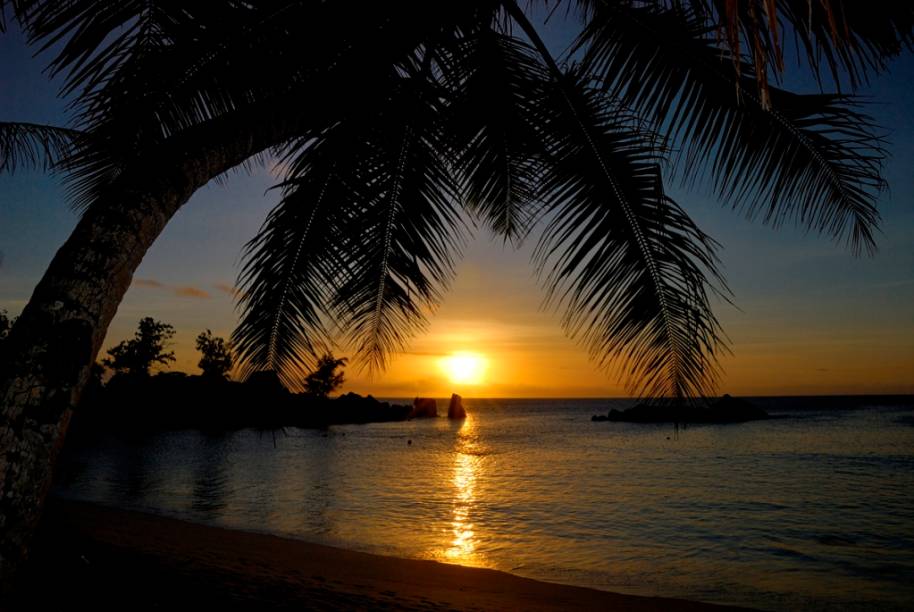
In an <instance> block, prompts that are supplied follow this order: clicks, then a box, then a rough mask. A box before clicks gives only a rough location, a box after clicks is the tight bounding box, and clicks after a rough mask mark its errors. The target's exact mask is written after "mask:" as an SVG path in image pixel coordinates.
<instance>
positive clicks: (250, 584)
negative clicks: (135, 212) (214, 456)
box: [4, 499, 745, 612]
mask: <svg viewBox="0 0 914 612" xmlns="http://www.w3.org/2000/svg"><path fill="white" fill-rule="evenodd" d="M21 586H22V588H21V589H20V591H19V596H18V597H17V598H16V599H15V600H14V601H10V602H8V604H10V605H8V606H4V607H5V609H9V610H18V609H44V608H49V607H53V606H55V605H61V606H62V605H64V604H66V606H67V607H71V606H72V605H73V604H80V603H85V604H88V605H91V606H92V607H93V608H95V609H99V608H102V609H112V608H124V607H126V608H128V609H160V608H163V607H166V606H168V607H171V606H174V605H176V604H177V605H180V606H181V607H189V606H192V605H199V606H206V609H214V608H216V607H219V608H221V609H258V608H259V609H284V608H288V609H291V608H297V609H321V610H351V609H377V608H386V609H398V610H438V609H450V610H509V609H524V610H592V609H602V610H630V611H633V612H639V611H655V610H656V611H659V610H688V611H699V610H708V611H710V610H737V609H743V610H745V608H733V607H727V606H720V605H714V604H706V603H700V602H693V601H687V600H682V599H672V598H663V597H643V596H637V595H623V594H619V593H612V592H609V591H601V590H597V589H591V588H586V587H577V586H570V585H563V584H557V583H550V582H543V581H539V580H534V579H531V578H522V577H520V576H516V575H514V574H509V573H507V572H503V571H499V570H492V569H483V568H474V567H464V566H460V565H451V564H446V563H440V562H438V561H430V560H416V559H403V558H398V557H388V556H382V555H376V554H370V553H363V552H357V551H352V550H346V549H342V548H335V547H332V546H326V545H322V544H313V543H309V542H304V541H300V540H294V539H289V538H283V537H279V536H273V535H266V534H261V533H254V532H247V531H237V530H232V529H225V528H220V527H210V526H206V525H200V524H196V523H189V522H186V521H181V520H177V519H172V518H165V517H160V516H156V515H151V514H144V513H140V512H134V511H126V510H117V509H113V508H108V507H103V506H98V505H95V504H90V503H86V502H75V501H64V500H60V499H51V500H49V502H48V505H47V508H46V511H45V517H44V519H43V522H42V525H41V528H40V529H39V531H38V534H37V537H36V542H35V546H34V549H33V554H32V561H31V563H30V566H29V568H28V570H27V571H26V572H25V574H24V576H23V578H22V581H21ZM49 587H50V588H49Z"/></svg>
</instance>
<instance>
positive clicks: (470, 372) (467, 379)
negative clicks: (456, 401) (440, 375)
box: [440, 352, 488, 385]
mask: <svg viewBox="0 0 914 612" xmlns="http://www.w3.org/2000/svg"><path fill="white" fill-rule="evenodd" d="M440 365H441V369H442V370H443V371H444V373H445V374H446V375H447V377H448V379H450V381H451V382H452V383H454V384H464V385H478V384H480V383H482V382H483V379H484V378H485V373H486V366H487V365H488V360H487V359H486V358H485V357H483V356H482V355H480V354H479V353H466V352H461V353H453V354H452V355H449V356H447V357H444V358H443V359H442V360H441V362H440Z"/></svg>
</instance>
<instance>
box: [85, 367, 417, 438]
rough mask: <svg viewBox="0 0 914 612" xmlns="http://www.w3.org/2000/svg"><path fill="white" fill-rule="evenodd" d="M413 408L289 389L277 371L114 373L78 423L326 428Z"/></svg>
mask: <svg viewBox="0 0 914 612" xmlns="http://www.w3.org/2000/svg"><path fill="white" fill-rule="evenodd" d="M411 411H412V407H411V406H408V405H398V404H390V403H388V402H382V401H379V400H377V399H375V398H374V397H372V396H370V395H369V396H367V397H363V396H361V395H358V394H356V393H346V394H344V395H341V396H339V397H337V398H327V397H319V396H312V395H307V394H304V393H292V392H290V391H289V390H288V389H286V388H285V387H284V386H283V384H282V383H281V382H280V380H279V377H278V376H277V375H276V373H275V372H258V373H256V374H254V375H252V376H251V377H250V378H249V379H248V380H247V381H246V382H233V381H228V380H224V379H221V378H212V377H209V378H208V377H205V376H189V375H186V374H183V373H176V372H170V373H161V374H158V375H156V376H149V377H132V376H115V377H113V378H112V379H111V380H110V381H109V382H108V384H107V385H105V386H104V387H98V388H96V389H92V390H91V392H90V393H88V394H87V395H86V397H85V398H84V401H83V403H82V404H81V405H80V408H79V409H78V410H77V413H76V417H75V420H74V426H76V427H84V426H85V427H91V428H93V429H96V428H104V429H130V430H172V429H201V430H234V429H244V428H263V429H273V428H276V429H278V428H282V427H327V426H329V425H339V424H353V423H378V422H388V421H404V420H406V419H407V418H409V417H410V413H411Z"/></svg>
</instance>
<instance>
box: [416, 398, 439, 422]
mask: <svg viewBox="0 0 914 612" xmlns="http://www.w3.org/2000/svg"><path fill="white" fill-rule="evenodd" d="M436 416H438V402H436V401H435V399H434V398H431V397H417V398H416V399H414V400H413V411H412V412H411V413H409V418H411V419H422V418H426V417H436Z"/></svg>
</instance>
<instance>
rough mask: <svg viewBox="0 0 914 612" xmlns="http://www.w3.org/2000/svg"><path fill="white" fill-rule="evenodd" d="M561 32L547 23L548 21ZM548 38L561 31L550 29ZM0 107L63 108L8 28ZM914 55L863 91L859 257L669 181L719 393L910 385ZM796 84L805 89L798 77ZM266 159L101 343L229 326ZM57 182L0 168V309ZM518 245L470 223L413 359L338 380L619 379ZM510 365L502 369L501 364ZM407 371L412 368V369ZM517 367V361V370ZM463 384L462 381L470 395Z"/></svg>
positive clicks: (155, 265) (410, 384) (143, 276)
mask: <svg viewBox="0 0 914 612" xmlns="http://www.w3.org/2000/svg"><path fill="white" fill-rule="evenodd" d="M555 29H556V28H555V27H553V28H552V30H555ZM547 34H548V35H550V36H552V42H553V43H554V44H558V43H556V42H555V41H556V40H559V39H561V37H562V35H563V33H562V32H561V31H560V28H559V31H548V29H547ZM0 58H2V62H0V120H11V121H33V122H39V123H60V122H63V121H65V115H64V103H63V102H62V101H61V100H59V99H57V97H56V91H57V86H56V84H52V83H49V82H48V80H47V79H46V77H45V76H44V75H43V74H42V68H43V66H44V63H43V60H44V59H45V58H39V59H37V60H36V59H34V58H32V57H31V52H30V50H28V49H27V48H26V47H25V45H24V42H23V40H22V37H21V35H20V34H19V33H18V32H16V31H15V30H14V31H11V32H8V33H7V34H5V35H0ZM911 77H914V59H912V58H911V57H910V56H907V57H905V58H902V59H900V60H898V61H896V62H895V63H894V64H893V66H892V70H891V71H890V72H889V73H888V74H885V75H882V76H880V77H879V78H876V79H875V80H874V81H873V82H872V83H871V85H870V86H869V87H868V88H866V89H865V90H864V91H863V92H862V93H864V94H865V95H867V96H870V97H871V98H872V100H873V104H871V105H870V106H869V107H868V112H869V113H870V114H871V115H873V117H874V118H875V120H876V122H877V123H878V124H879V125H880V126H882V127H883V128H884V129H885V130H886V132H887V135H888V140H889V146H888V150H889V153H890V157H889V159H888V160H887V162H886V166H885V177H886V179H887V180H888V183H889V185H890V191H889V192H888V193H886V194H884V195H883V196H882V197H881V199H880V201H879V208H880V211H881V213H882V217H883V223H882V234H881V235H880V236H879V237H878V244H879V252H878V253H877V254H876V255H875V256H874V257H871V258H866V257H864V258H855V257H853V256H852V255H851V254H850V253H849V252H848V250H847V249H846V248H844V247H842V246H840V245H836V244H834V243H833V242H832V241H831V240H829V239H827V238H823V237H820V236H816V235H807V234H806V233H805V232H804V231H802V230H799V229H796V228H792V227H784V228H780V229H777V230H774V229H771V228H769V227H766V226H763V225H761V224H759V223H752V222H749V221H747V220H745V219H743V218H742V217H740V216H739V215H738V214H736V213H733V212H731V211H730V210H728V209H726V208H725V207H724V206H722V205H721V203H720V202H718V201H716V200H715V199H713V198H711V197H708V194H705V193H690V192H686V191H683V190H682V189H677V188H675V187H674V188H672V192H673V196H674V197H675V198H676V199H677V200H678V201H679V202H680V203H681V204H682V205H683V206H684V207H685V208H686V210H687V211H688V212H689V213H690V214H691V215H692V216H693V217H694V219H695V220H696V221H697V222H698V224H699V225H700V226H701V227H702V228H703V229H704V230H705V231H706V232H707V233H709V234H711V235H712V236H713V237H714V238H716V239H717V240H718V241H719V242H720V243H721V244H722V247H723V248H722V250H721V257H722V260H723V264H724V271H725V273H726V276H727V279H728V282H729V284H730V287H731V289H732V290H733V293H734V301H735V303H736V306H737V307H738V308H734V307H732V306H729V305H726V304H720V305H719V306H718V308H717V313H718V315H719V317H720V319H721V321H722V323H723V324H724V327H725V329H726V331H727V333H728V335H729V336H730V338H731V340H732V350H733V355H732V356H731V357H728V358H726V359H725V361H724V365H725V368H726V376H725V379H724V383H723V385H722V390H723V391H729V392H735V393H744V394H790V393H803V394H805V393H842V392H914V88H912V87H911V84H910V79H911ZM797 84H798V85H800V87H803V88H808V84H805V83H803V82H802V81H800V82H798V83H797ZM274 182H275V177H274V176H272V175H271V172H270V170H269V169H268V168H265V169H258V170H255V171H254V172H253V173H251V174H247V173H244V172H240V173H238V174H235V175H233V176H232V177H230V178H229V180H228V181H227V182H226V184H224V185H209V186H207V187H205V188H204V189H202V190H201V191H200V192H199V193H198V194H196V195H195V196H194V197H193V199H192V200H191V201H190V203H189V204H188V205H187V206H185V207H184V209H182V210H181V211H180V212H179V213H178V214H177V215H176V217H175V218H174V219H173V220H172V222H171V223H170V224H169V226H168V227H167V228H166V230H165V232H164V233H163V235H162V236H161V238H160V239H159V240H158V241H157V242H156V244H155V245H154V246H153V247H152V249H151V250H150V251H149V253H148V254H147V256H146V258H145V259H144V261H143V264H142V265H141V267H140V269H139V270H138V272H137V274H136V276H135V282H134V286H133V287H132V288H131V289H130V291H129V292H128V294H127V296H126V297H125V299H124V301H123V303H122V305H121V307H120V309H119V311H118V314H117V317H116V318H115V320H114V322H113V323H112V326H111V328H110V330H109V335H108V341H107V344H109V345H110V344H113V343H114V342H116V341H117V340H120V339H123V338H125V337H127V336H129V335H130V334H131V333H132V330H133V328H134V327H135V325H136V321H137V320H138V319H139V318H141V317H142V316H145V315H152V316H154V317H156V318H159V319H162V320H165V321H168V322H170V323H172V324H174V325H175V326H176V327H177V328H178V331H179V334H178V336H177V342H176V345H175V349H176V351H177V353H178V358H179V362H178V364H177V366H176V367H177V368H178V369H184V370H188V371H193V370H194V369H195V363H196V359H197V356H196V355H195V354H194V352H193V350H192V340H193V337H194V336H195V335H196V334H197V333H198V332H199V331H200V330H202V329H204V328H207V327H209V328H212V329H213V331H215V332H216V333H219V334H222V335H226V336H227V335H228V334H230V333H231V330H232V328H233V326H234V323H235V321H236V316H235V314H234V311H233V304H232V299H231V296H230V293H229V291H228V289H229V288H230V287H231V286H232V284H233V283H234V280H235V277H236V275H237V272H238V264H239V261H240V253H241V248H242V246H243V245H244V243H245V241H247V240H248V239H250V238H251V237H252V236H253V235H254V233H255V232H256V230H257V228H258V226H259V225H260V223H261V222H262V221H263V219H264V216H265V214H266V212H267V211H268V210H269V209H270V207H271V205H272V204H273V203H274V202H275V199H276V197H275V195H274V194H272V193H268V192H267V190H268V189H269V187H270V186H271V185H272V184H273V183H274ZM76 219H77V217H76V214H75V213H74V212H72V211H71V210H70V209H69V208H68V206H67V203H66V198H65V192H64V190H63V189H62V187H61V186H60V185H59V184H58V183H57V182H56V181H55V180H53V179H49V178H47V177H45V176H43V175H41V174H40V173H36V172H23V173H20V174H17V175H15V176H0V252H2V254H3V256H2V263H0V308H6V309H7V310H9V311H10V313H11V314H15V313H16V312H18V311H19V310H21V308H22V306H23V305H24V304H25V302H26V301H27V300H28V298H29V296H30V294H31V291H32V289H33V287H34V285H35V283H36V282H37V281H38V279H39V278H40V276H41V274H42V272H43V271H44V269H45V268H46V266H47V264H48V262H49V261H50V259H51V257H52V256H53V254H54V252H55V251H56V249H57V248H58V247H59V246H60V245H61V244H62V243H63V241H64V240H65V239H66V237H67V235H68V234H69V232H70V230H71V229H72V228H73V226H74V224H75V222H76ZM529 252H530V248H529V246H525V247H524V248H522V249H521V250H520V251H517V252H515V251H512V250H511V249H510V248H509V247H504V246H503V245H502V243H501V241H500V240H493V239H492V238H491V237H490V236H488V235H485V234H482V235H480V236H479V237H478V239H477V240H475V241H474V242H471V243H470V244H469V245H468V247H467V253H466V257H465V258H464V260H463V261H462V263H461V264H460V267H459V269H458V279H457V281H456V283H455V286H454V288H453V290H452V292H451V293H450V294H449V295H448V296H447V298H446V299H445V302H444V303H443V304H442V307H441V309H440V310H439V311H438V312H437V313H436V315H435V317H434V318H433V320H432V325H431V327H430V329H429V331H428V334H426V335H425V336H423V337H419V338H417V339H416V342H415V343H414V346H412V347H411V354H408V355H404V356H403V357H401V358H398V359H397V360H395V361H394V364H393V366H392V367H391V370H390V371H389V373H388V374H387V375H386V376H382V377H379V378H375V379H372V380H369V379H368V378H366V377H365V376H363V375H360V374H357V373H356V372H355V371H352V372H351V373H350V381H351V383H350V385H351V388H352V389H354V390H357V391H361V392H366V391H368V392H374V393H376V394H380V395H401V394H407V395H409V394H412V393H425V394H431V393H438V392H441V393H443V392H445V391H447V390H448V388H447V381H444V380H442V378H441V373H440V372H437V371H436V370H435V368H434V367H432V366H431V364H430V363H424V365H423V363H419V362H417V361H416V359H418V358H419V357H421V356H422V355H429V354H438V353H441V352H447V351H448V350H449V347H453V349H454V350H476V351H481V352H483V353H486V354H490V355H491V356H490V362H491V366H490V370H491V371H490V376H489V382H488V385H487V386H486V387H485V388H483V389H475V390H474V389H470V390H468V392H469V394H474V393H473V391H476V392H477V394H488V395H579V396H580V395H596V396H601V395H602V396H608V395H620V394H622V393H623V390H622V389H621V388H620V387H619V385H618V384H617V383H616V381H615V380H613V379H612V378H607V377H606V376H605V375H604V374H603V373H601V372H599V371H598V370H597V369H596V368H594V367H593V366H592V365H591V364H589V362H588V361H587V359H586V355H585V354H584V351H583V350H582V349H580V348H578V347H576V346H575V345H574V344H573V343H571V342H570V341H568V340H567V339H565V338H564V337H563V336H562V333H561V330H560V328H559V323H558V322H559V317H558V316H557V315H556V314H554V313H550V312H544V311H542V310H541V309H540V304H541V294H540V292H539V290H538V288H537V285H536V282H535V281H534V279H533V276H532V269H531V266H530V265H529ZM508 362H510V363H512V364H513V367H511V368H509V367H507V366H506V365H505V364H506V363H508ZM417 370H422V371H423V373H421V374H417V373H416V372H417ZM518 371H520V373H519V374H518ZM465 392H467V391H465Z"/></svg>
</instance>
